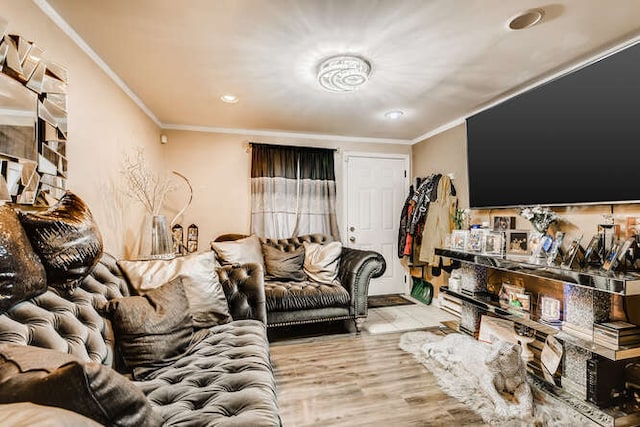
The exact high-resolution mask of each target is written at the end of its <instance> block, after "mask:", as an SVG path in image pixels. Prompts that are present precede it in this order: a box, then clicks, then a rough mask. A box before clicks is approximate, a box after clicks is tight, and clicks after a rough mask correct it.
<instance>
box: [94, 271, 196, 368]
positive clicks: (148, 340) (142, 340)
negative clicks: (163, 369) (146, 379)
mask: <svg viewBox="0 0 640 427" xmlns="http://www.w3.org/2000/svg"><path fill="white" fill-rule="evenodd" d="M103 311H104V312H105V314H106V315H107V316H109V317H110V318H111V322H112V324H113V329H114V331H115V334H116V344H117V345H118V348H119V349H120V353H121V355H122V358H123V359H124V363H125V365H126V366H127V368H129V369H132V370H133V375H134V377H135V378H136V379H138V378H142V377H143V376H144V375H145V374H147V373H148V372H149V370H152V369H154V368H157V367H159V366H165V365H168V364H170V363H171V362H173V361H174V360H176V359H177V358H178V357H180V356H181V355H182V354H183V353H184V352H185V351H186V350H187V348H188V347H189V345H190V344H191V342H192V338H193V325H192V323H191V314H190V313H189V302H188V301H187V296H186V295H185V292H184V287H183V286H182V279H181V278H179V277H178V278H177V279H174V280H172V281H171V282H169V283H167V284H166V285H163V286H160V287H159V288H156V289H152V290H150V291H149V292H147V293H146V294H144V295H141V296H137V295H136V296H130V297H123V298H116V299H113V300H111V301H109V302H108V303H107V305H106V306H105V307H104V309H103Z"/></svg>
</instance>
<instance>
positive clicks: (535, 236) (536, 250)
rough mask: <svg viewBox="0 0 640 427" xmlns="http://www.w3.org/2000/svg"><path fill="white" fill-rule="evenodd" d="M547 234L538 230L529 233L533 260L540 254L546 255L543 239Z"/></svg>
mask: <svg viewBox="0 0 640 427" xmlns="http://www.w3.org/2000/svg"><path fill="white" fill-rule="evenodd" d="M545 236H546V235H545V234H542V233H539V232H537V231H536V232H532V233H529V251H530V252H531V258H532V260H535V259H536V258H538V256H544V255H542V239H543V238H544V237H545Z"/></svg>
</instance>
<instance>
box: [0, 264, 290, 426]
mask: <svg viewBox="0 0 640 427" xmlns="http://www.w3.org/2000/svg"><path fill="white" fill-rule="evenodd" d="M218 273H219V275H220V281H221V283H222V285H223V288H224V291H225V295H226V297H227V301H228V304H229V310H230V313H231V315H232V317H233V319H234V320H233V321H232V322H231V323H227V324H223V325H219V326H214V327H212V328H210V329H209V331H208V335H207V337H206V338H205V339H204V340H203V341H201V342H199V343H198V344H197V345H196V346H195V347H194V348H192V349H191V350H190V351H189V352H188V353H187V354H185V355H184V356H183V357H182V358H180V359H179V360H177V361H176V362H174V363H173V364H172V365H170V366H165V367H162V368H159V369H158V370H157V371H155V372H154V374H153V375H152V376H151V379H149V380H146V381H135V382H134V384H136V385H137V386H138V387H139V388H140V389H141V390H142V391H143V393H144V394H145V395H146V396H147V398H148V399H149V401H150V403H151V406H152V407H153V408H154V411H156V412H157V413H159V414H160V415H161V417H162V418H163V420H164V425H167V426H175V425H180V426H278V425H281V421H280V417H279V414H278V406H277V399H276V393H275V381H274V377H273V371H272V366H271V363H270V359H269V345H268V341H267V338H266V328H265V321H266V309H265V299H264V287H263V278H262V274H261V267H260V266H258V265H252V264H247V265H242V266H228V267H223V268H221V269H219V270H218ZM128 295H129V289H128V286H127V283H126V281H125V279H124V278H123V275H122V273H121V271H120V269H119V267H118V266H117V264H116V259H115V258H114V257H112V256H111V255H108V254H103V256H102V258H101V260H100V262H99V263H98V264H97V265H96V267H95V268H94V270H93V271H92V273H91V274H90V275H89V276H87V277H86V278H85V279H84V281H83V282H82V285H81V286H80V287H79V288H77V289H76V290H75V291H74V293H73V294H72V295H71V296H68V297H63V296H61V295H60V294H58V292H57V291H56V290H55V289H53V288H49V290H47V291H46V292H45V293H44V294H42V295H39V296H37V297H35V298H32V299H31V300H28V301H24V302H21V303H18V304H16V305H15V306H13V307H12V308H10V309H9V310H8V311H7V312H6V313H4V314H2V315H0V343H13V344H21V345H26V346H37V347H44V348H48V349H54V350H58V351H61V352H64V353H70V354H73V355H75V356H77V357H80V358H81V359H83V360H85V361H93V362H98V363H102V364H105V365H108V366H111V367H113V368H114V369H118V370H120V367H121V364H120V363H119V362H118V360H119V358H118V356H117V354H116V352H115V347H114V333H113V330H112V327H111V325H110V323H109V321H108V320H106V319H105V318H103V317H101V316H100V315H99V314H98V309H99V307H101V306H102V305H104V304H105V303H106V302H107V301H108V300H110V299H113V298H119V297H122V296H128ZM2 406H3V405H0V407H2Z"/></svg>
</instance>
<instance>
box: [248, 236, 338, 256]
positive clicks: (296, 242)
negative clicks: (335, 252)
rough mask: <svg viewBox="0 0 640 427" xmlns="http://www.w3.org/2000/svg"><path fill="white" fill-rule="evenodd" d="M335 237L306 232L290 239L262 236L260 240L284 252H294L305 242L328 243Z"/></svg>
mask: <svg viewBox="0 0 640 427" xmlns="http://www.w3.org/2000/svg"><path fill="white" fill-rule="evenodd" d="M331 241H333V239H332V238H331V236H327V235H324V234H306V235H304V236H297V237H289V238H288V239H268V238H264V237H261V238H260V242H261V243H263V244H267V245H270V246H273V247H274V248H278V249H280V250H281V251H284V252H293V251H295V250H296V249H298V248H299V247H300V246H302V244H303V242H307V243H327V242H331Z"/></svg>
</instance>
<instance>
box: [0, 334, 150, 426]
mask: <svg viewBox="0 0 640 427" xmlns="http://www.w3.org/2000/svg"><path fill="white" fill-rule="evenodd" d="M15 402H33V403H37V404H40V405H46V406H55V407H58V408H64V409H68V410H70V411H73V412H76V413H79V414H82V415H84V416H86V417H89V418H91V419H93V420H95V421H97V422H99V423H100V424H103V425H112V426H116V425H117V426H122V427H124V426H131V427H134V426H148V427H152V426H159V425H161V424H162V418H161V417H160V415H158V414H157V413H155V412H153V410H152V409H151V405H150V404H149V401H148V400H147V398H146V397H145V396H144V394H143V393H142V391H140V389H138V388H137V387H136V386H135V385H133V383H131V381H129V380H128V379H126V378H125V377H124V376H122V375H120V374H119V373H117V372H116V371H114V370H113V369H111V368H109V367H108V366H104V365H101V364H99V363H95V362H84V361H82V360H80V359H78V358H77V357H75V356H72V355H70V354H65V353H62V352H59V351H55V350H49V349H44V348H39V347H32V346H24V345H16V344H0V403H15Z"/></svg>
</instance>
